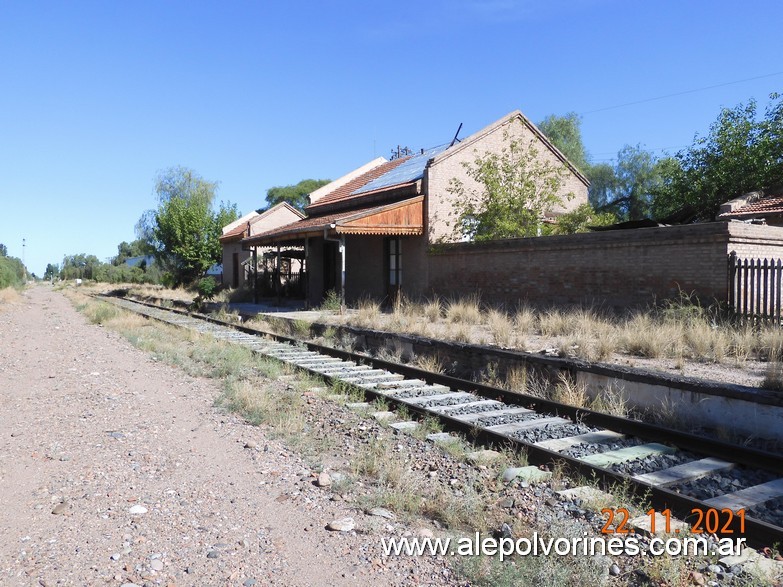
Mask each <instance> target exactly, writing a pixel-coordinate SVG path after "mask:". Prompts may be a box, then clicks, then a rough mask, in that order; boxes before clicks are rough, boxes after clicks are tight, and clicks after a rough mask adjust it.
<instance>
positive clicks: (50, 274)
mask: <svg viewBox="0 0 783 587" xmlns="http://www.w3.org/2000/svg"><path fill="white" fill-rule="evenodd" d="M59 274H60V268H59V267H58V266H57V265H54V264H52V263H48V264H47V265H46V271H44V275H43V278H44V279H45V280H49V279H54V278H55V277H57V276H58V275H59Z"/></svg>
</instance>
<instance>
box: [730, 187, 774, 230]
mask: <svg viewBox="0 0 783 587" xmlns="http://www.w3.org/2000/svg"><path fill="white" fill-rule="evenodd" d="M718 220H744V221H748V222H755V223H758V224H768V225H770V226H783V187H778V188H773V189H770V190H759V191H755V192H749V193H747V194H743V195H742V196H740V197H739V198H734V199H733V200H729V201H728V202H725V203H724V204H722V205H721V207H720V212H719V213H718Z"/></svg>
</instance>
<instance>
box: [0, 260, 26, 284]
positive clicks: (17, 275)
mask: <svg viewBox="0 0 783 587" xmlns="http://www.w3.org/2000/svg"><path fill="white" fill-rule="evenodd" d="M24 279H25V270H24V265H22V262H21V261H20V260H19V259H17V258H16V257H0V289H5V288H6V287H21V286H22V285H24Z"/></svg>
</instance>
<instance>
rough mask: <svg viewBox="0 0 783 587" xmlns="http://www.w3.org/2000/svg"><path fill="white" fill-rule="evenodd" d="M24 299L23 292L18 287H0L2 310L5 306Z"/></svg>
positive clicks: (0, 308)
mask: <svg viewBox="0 0 783 587" xmlns="http://www.w3.org/2000/svg"><path fill="white" fill-rule="evenodd" d="M21 301H22V294H20V293H19V291H18V290H17V289H16V288H13V287H6V288H3V289H0V310H2V309H3V307H4V306H10V305H11V304H18V303H19V302H21Z"/></svg>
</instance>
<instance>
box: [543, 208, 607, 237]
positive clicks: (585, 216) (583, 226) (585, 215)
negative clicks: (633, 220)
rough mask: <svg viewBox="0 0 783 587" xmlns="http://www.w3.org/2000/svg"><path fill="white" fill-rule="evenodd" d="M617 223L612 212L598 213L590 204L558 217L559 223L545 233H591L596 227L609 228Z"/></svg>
mask: <svg viewBox="0 0 783 587" xmlns="http://www.w3.org/2000/svg"><path fill="white" fill-rule="evenodd" d="M615 222H617V217H616V216H615V215H614V214H612V213H611V212H597V211H596V210H595V208H593V207H592V206H591V205H590V204H582V205H581V206H579V207H577V208H576V209H575V210H572V211H570V212H566V213H565V214H561V215H560V216H558V217H557V222H556V223H555V224H554V225H552V226H550V227H548V229H547V230H545V231H544V233H545V234H553V235H554V234H576V233H579V232H590V229H591V228H592V227H594V226H607V225H609V224H614V223H615Z"/></svg>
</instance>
